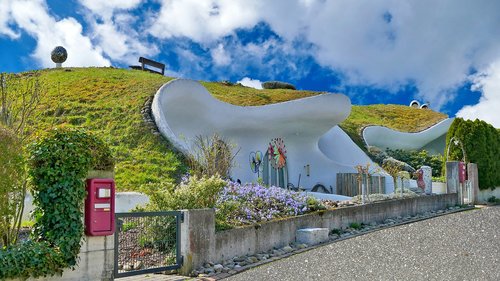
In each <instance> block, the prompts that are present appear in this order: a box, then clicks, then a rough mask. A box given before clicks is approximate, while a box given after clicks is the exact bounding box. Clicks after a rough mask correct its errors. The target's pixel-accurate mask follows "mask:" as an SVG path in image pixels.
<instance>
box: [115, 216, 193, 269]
mask: <svg viewBox="0 0 500 281" xmlns="http://www.w3.org/2000/svg"><path fill="white" fill-rule="evenodd" d="M115 216H116V219H115V222H116V231H115V258H114V264H115V266H114V277H115V278H118V277H125V276H131V275H139V274H145V273H154V272H161V271H166V270H172V269H178V268H180V267H181V265H182V256H181V254H180V224H181V223H182V221H183V214H182V212H180V211H168V212H137V213H116V214H115Z"/></svg>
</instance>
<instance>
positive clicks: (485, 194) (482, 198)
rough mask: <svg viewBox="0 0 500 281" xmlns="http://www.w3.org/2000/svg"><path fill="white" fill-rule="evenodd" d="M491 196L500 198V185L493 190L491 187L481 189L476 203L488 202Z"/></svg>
mask: <svg viewBox="0 0 500 281" xmlns="http://www.w3.org/2000/svg"><path fill="white" fill-rule="evenodd" d="M491 196H495V197H496V198H500V186H499V187H497V188H495V189H493V190H491V189H486V190H479V193H478V195H477V201H476V203H479V204H486V202H487V201H488V198H490V197H491Z"/></svg>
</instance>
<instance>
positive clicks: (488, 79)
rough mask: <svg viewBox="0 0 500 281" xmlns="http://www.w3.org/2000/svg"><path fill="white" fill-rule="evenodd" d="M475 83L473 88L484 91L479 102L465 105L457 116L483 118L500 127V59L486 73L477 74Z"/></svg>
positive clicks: (471, 118)
mask: <svg viewBox="0 0 500 281" xmlns="http://www.w3.org/2000/svg"><path fill="white" fill-rule="evenodd" d="M473 83H474V84H473V89H475V90H479V91H481V92H482V95H481V98H480V100H479V103H478V104H476V105H468V106H465V107H463V108H462V109H461V110H459V111H458V112H457V116H458V117H462V118H464V119H470V120H475V119H476V118H477V119H481V120H483V121H486V122H488V123H490V124H492V125H493V126H494V127H496V128H500V112H499V110H500V60H499V61H497V62H496V63H493V64H492V65H491V66H490V67H489V68H488V70H487V71H486V72H485V73H482V74H480V75H476V76H475V78H474V80H473Z"/></svg>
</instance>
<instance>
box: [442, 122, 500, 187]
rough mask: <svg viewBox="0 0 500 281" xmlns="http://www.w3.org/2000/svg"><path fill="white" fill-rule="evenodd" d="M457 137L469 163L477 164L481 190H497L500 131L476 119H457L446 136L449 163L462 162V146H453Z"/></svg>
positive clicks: (499, 165)
mask: <svg viewBox="0 0 500 281" xmlns="http://www.w3.org/2000/svg"><path fill="white" fill-rule="evenodd" d="M452 137H455V138H456V139H458V140H459V141H460V142H461V143H462V144H463V147H464V150H465V154H466V155H467V159H466V160H467V162H472V163H476V164H477V168H478V173H479V188H480V189H488V188H491V189H495V187H497V186H500V173H499V172H498V171H499V170H500V131H498V130H497V129H496V128H495V127H493V126H492V125H490V124H488V123H486V122H484V121H481V120H478V119H476V120H475V121H471V120H463V119H461V118H456V119H455V120H454V121H453V123H452V124H451V126H450V129H449V130H448V134H447V135H446V148H445V153H446V152H447V151H448V147H450V152H449V158H448V160H447V161H453V160H462V159H463V155H462V150H461V149H460V145H458V146H457V145H455V144H453V145H451V146H450V139H451V138H452Z"/></svg>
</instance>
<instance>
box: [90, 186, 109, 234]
mask: <svg viewBox="0 0 500 281" xmlns="http://www.w3.org/2000/svg"><path fill="white" fill-rule="evenodd" d="M114 232H115V182H114V180H113V179H88V180H87V198H86V199H85V233H86V234H87V235H89V236H106V235H111V234H113V233H114Z"/></svg>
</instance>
